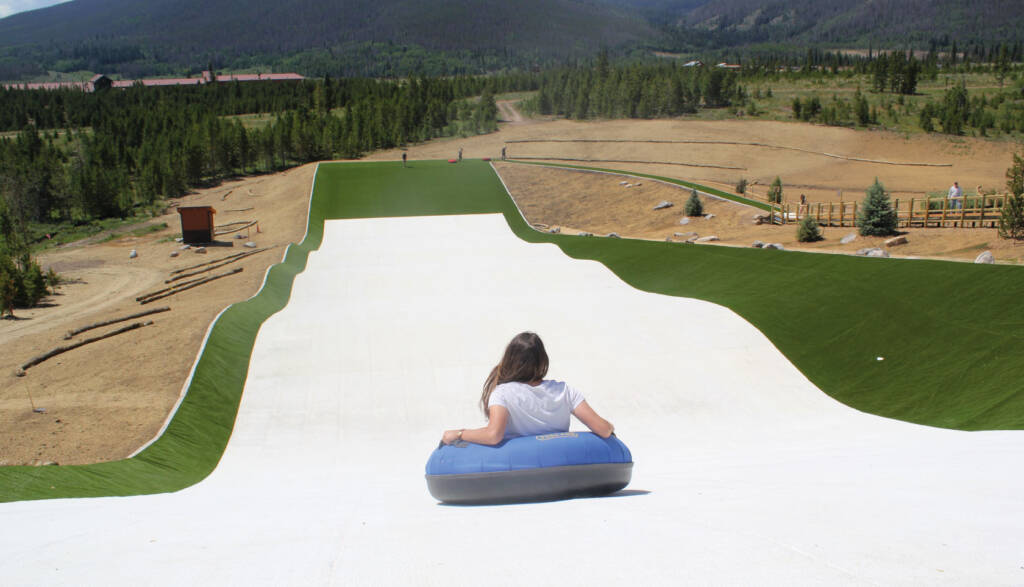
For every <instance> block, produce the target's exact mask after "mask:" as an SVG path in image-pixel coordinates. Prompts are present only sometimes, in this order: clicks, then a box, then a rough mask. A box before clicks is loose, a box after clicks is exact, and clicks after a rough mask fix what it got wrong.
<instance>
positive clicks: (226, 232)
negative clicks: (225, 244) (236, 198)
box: [213, 220, 258, 236]
mask: <svg viewBox="0 0 1024 587" xmlns="http://www.w3.org/2000/svg"><path fill="white" fill-rule="evenodd" d="M257 223H258V221H257V220H252V221H249V222H248V224H246V225H245V226H240V227H238V228H232V229H231V230H215V231H214V233H213V234H214V235H215V236H221V235H224V234H231V233H232V232H238V231H240V230H245V229H246V228H249V227H250V226H253V225H255V224H257ZM231 224H239V223H238V222H233V223H231ZM231 224H224V225H222V226H218V227H217V228H223V227H225V226H231Z"/></svg>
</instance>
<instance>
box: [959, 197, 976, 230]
mask: <svg viewBox="0 0 1024 587" xmlns="http://www.w3.org/2000/svg"><path fill="white" fill-rule="evenodd" d="M974 202H975V204H977V202H978V200H977V198H975V200H974ZM966 218H967V198H960V228H966V226H964V221H965V219H966Z"/></svg>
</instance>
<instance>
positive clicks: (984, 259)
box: [974, 251, 996, 265]
mask: <svg viewBox="0 0 1024 587" xmlns="http://www.w3.org/2000/svg"><path fill="white" fill-rule="evenodd" d="M974 262H975V263H979V264H984V265H991V264H993V263H995V262H996V258H995V256H994V255H993V254H992V251H985V252H984V253H982V254H980V255H978V256H977V258H975V259H974Z"/></svg>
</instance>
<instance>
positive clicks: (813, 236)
mask: <svg viewBox="0 0 1024 587" xmlns="http://www.w3.org/2000/svg"><path fill="white" fill-rule="evenodd" d="M824 238H825V237H824V236H822V235H821V230H819V229H818V221H817V220H815V219H814V217H813V216H810V215H808V216H804V218H803V220H801V221H800V224H799V225H798V226H797V227H796V240H798V241H800V242H802V243H813V242H817V241H820V240H823V239H824Z"/></svg>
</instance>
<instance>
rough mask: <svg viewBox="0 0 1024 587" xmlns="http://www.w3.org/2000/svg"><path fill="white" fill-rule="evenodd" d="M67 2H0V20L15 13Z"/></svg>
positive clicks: (19, 0) (31, 0) (62, 0)
mask: <svg viewBox="0 0 1024 587" xmlns="http://www.w3.org/2000/svg"><path fill="white" fill-rule="evenodd" d="M66 1H67V0H0V18H4V17H5V16H10V15H12V14H15V13H17V12H25V11H26V10H35V9H36V8H44V7H46V6H53V5H54V4H60V3H61V2H66Z"/></svg>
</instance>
